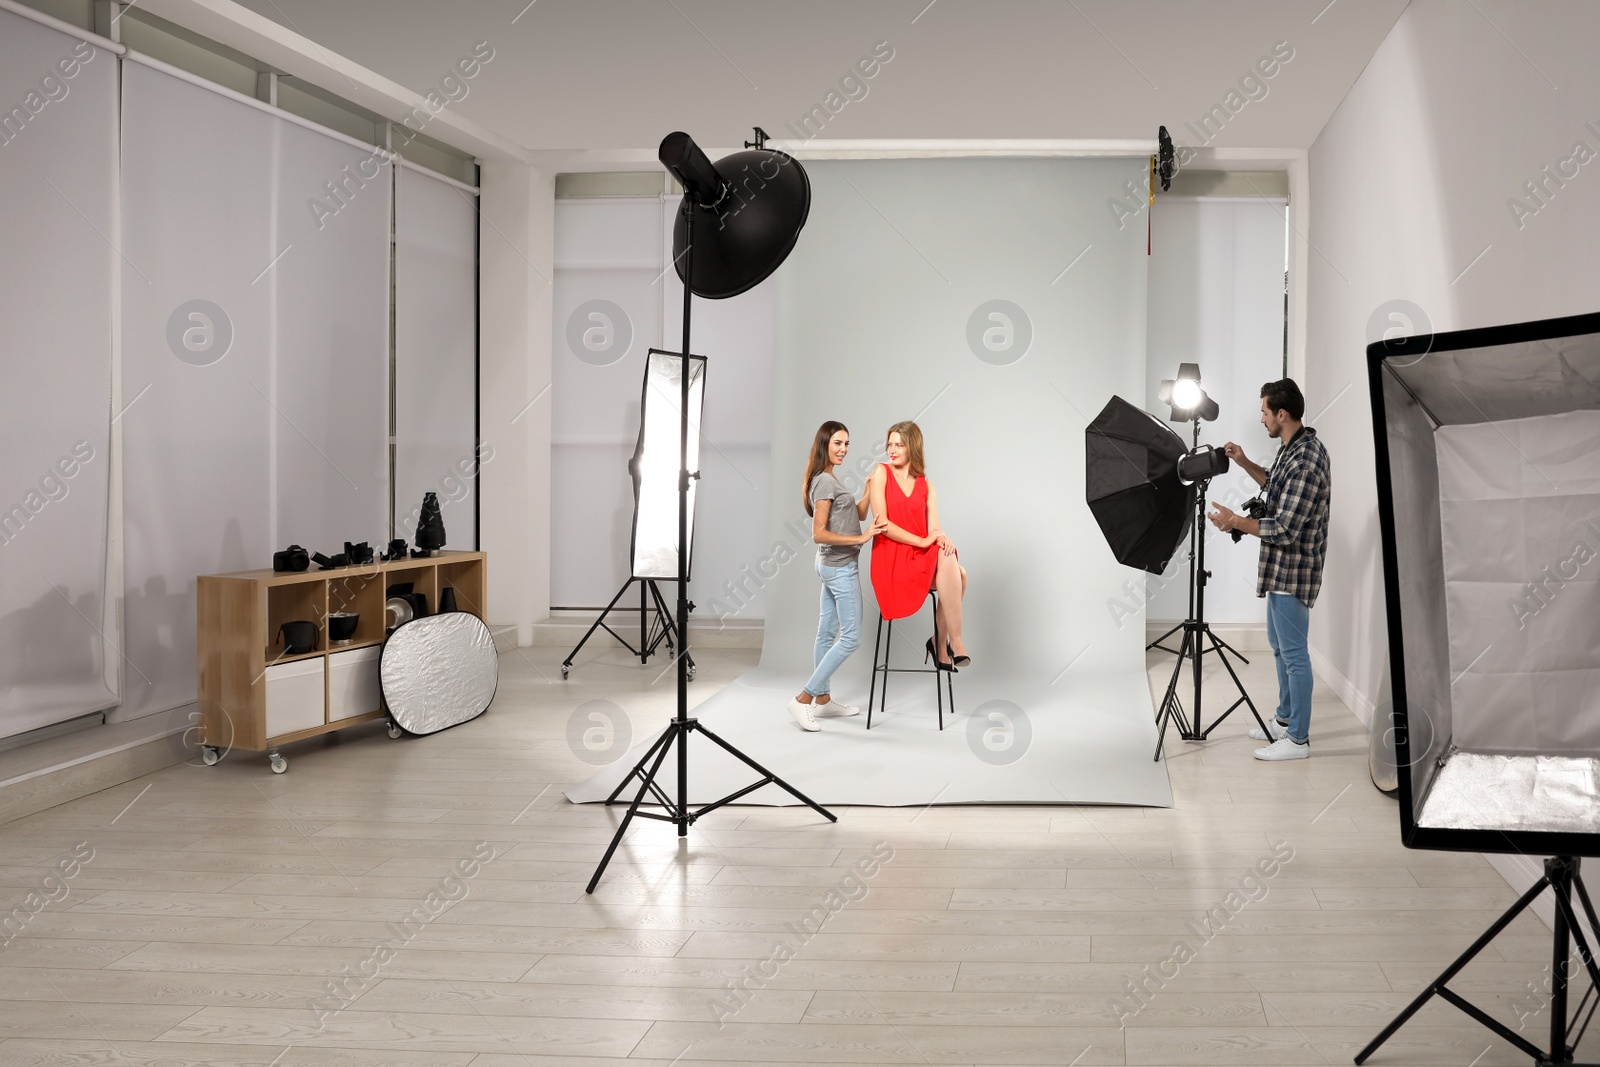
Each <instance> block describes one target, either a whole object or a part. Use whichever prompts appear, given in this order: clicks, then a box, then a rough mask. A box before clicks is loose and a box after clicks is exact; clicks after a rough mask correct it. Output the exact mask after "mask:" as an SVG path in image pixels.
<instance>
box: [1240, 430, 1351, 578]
mask: <svg viewBox="0 0 1600 1067" xmlns="http://www.w3.org/2000/svg"><path fill="white" fill-rule="evenodd" d="M1332 484H1333V483H1332V476H1331V474H1330V471H1329V468H1328V450H1327V449H1326V448H1323V447H1322V441H1321V440H1320V439H1319V438H1318V437H1317V431H1315V430H1313V429H1312V428H1311V427H1309V426H1306V427H1304V428H1303V429H1302V430H1301V431H1300V432H1299V433H1298V434H1296V435H1295V437H1294V439H1293V440H1291V441H1290V442H1289V443H1288V444H1287V445H1285V446H1284V447H1283V449H1282V450H1281V451H1280V452H1279V453H1278V458H1277V460H1276V461H1275V462H1274V463H1273V464H1272V469H1271V470H1270V471H1268V472H1267V491H1266V505H1267V514H1266V516H1265V517H1264V518H1262V519H1261V520H1260V523H1261V561H1260V563H1258V564H1257V567H1256V596H1266V595H1267V594H1268V593H1269V592H1273V591H1277V592H1283V593H1292V594H1293V595H1295V596H1297V597H1299V598H1300V600H1301V601H1302V602H1303V603H1304V604H1305V606H1306V607H1308V608H1309V607H1311V606H1312V605H1313V604H1315V603H1316V602H1317V593H1318V592H1319V591H1320V590H1321V589H1322V565H1323V564H1324V563H1325V562H1326V561H1327V558H1328V499H1329V494H1330V491H1331V489H1332Z"/></svg>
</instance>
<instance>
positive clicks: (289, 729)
mask: <svg viewBox="0 0 1600 1067" xmlns="http://www.w3.org/2000/svg"><path fill="white" fill-rule="evenodd" d="M322 664H323V657H322V656H311V657H310V658H308V659H302V660H295V661H294V662H292V663H278V664H274V665H273V666H271V667H268V668H267V671H266V675H267V677H266V683H267V736H268V737H277V736H279V735H281V734H289V733H294V732H295V731H297V730H311V729H314V728H316V727H318V726H321V725H323V723H324V722H326V720H325V719H324V718H323V712H324V704H323V673H322V672H323V667H322Z"/></svg>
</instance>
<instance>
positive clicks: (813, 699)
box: [789, 422, 884, 730]
mask: <svg viewBox="0 0 1600 1067" xmlns="http://www.w3.org/2000/svg"><path fill="white" fill-rule="evenodd" d="M849 452H850V431H849V430H848V429H846V428H845V425H844V423H842V422H825V423H823V424H822V425H821V426H820V427H818V428H817V435H816V437H815V438H813V439H812V442H811V455H810V457H809V458H808V459H807V460H806V476H805V481H804V482H803V483H802V493H803V496H804V501H805V508H806V514H807V515H810V516H811V539H812V540H813V541H815V542H816V543H817V576H818V577H819V578H821V579H822V605H821V610H820V618H819V619H818V620H817V644H816V656H815V660H814V663H815V667H816V669H815V670H814V671H812V673H811V678H810V680H808V681H807V682H806V684H805V688H803V689H801V690H800V692H799V693H798V694H796V696H795V697H794V699H792V700H790V701H789V714H790V715H793V716H794V721H795V722H797V723H799V724H800V728H801V729H802V730H820V729H822V727H821V726H819V725H818V724H817V719H816V715H815V714H814V711H815V710H824V709H825V710H829V711H831V712H832V713H833V714H835V715H859V714H860V713H861V709H860V708H856V707H851V706H850V705H849V704H842V703H840V702H839V701H837V700H834V699H833V695H832V692H831V690H832V680H833V672H834V671H836V670H838V669H839V665H840V664H841V663H843V662H844V661H845V660H846V659H847V658H849V656H850V653H852V652H854V651H855V650H856V647H857V646H858V645H859V644H860V643H861V579H860V577H859V575H858V572H857V559H856V557H857V556H859V555H860V554H861V546H862V545H864V544H866V543H867V542H868V541H869V540H871V539H872V537H873V535H875V534H877V533H878V532H880V531H881V530H883V529H884V523H883V522H882V520H878V521H875V522H874V523H873V524H872V526H871V527H870V528H869V529H867V530H866V531H864V532H863V531H862V529H861V520H862V519H864V518H866V517H867V504H868V501H867V497H866V496H865V495H863V496H862V497H861V499H860V500H857V499H856V498H855V496H854V494H852V493H851V492H850V490H848V489H846V488H845V486H844V483H843V482H841V481H839V479H838V478H836V477H835V476H834V473H833V471H834V468H835V467H837V466H838V465H839V464H840V463H843V462H844V457H845V456H846V455H848V454H849Z"/></svg>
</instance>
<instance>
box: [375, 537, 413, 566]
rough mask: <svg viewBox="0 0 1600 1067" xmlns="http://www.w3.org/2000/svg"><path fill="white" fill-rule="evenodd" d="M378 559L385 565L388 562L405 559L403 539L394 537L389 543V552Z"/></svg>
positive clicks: (404, 540)
mask: <svg viewBox="0 0 1600 1067" xmlns="http://www.w3.org/2000/svg"><path fill="white" fill-rule="evenodd" d="M378 558H379V559H381V560H383V561H384V562H385V563H388V562H389V561H390V560H396V559H405V558H406V539H405V538H404V537H396V538H395V539H394V540H393V541H390V542H389V550H388V551H387V552H385V553H384V554H383V555H381V556H379V557H378Z"/></svg>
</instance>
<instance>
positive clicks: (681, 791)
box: [585, 189, 839, 893]
mask: <svg viewBox="0 0 1600 1067" xmlns="http://www.w3.org/2000/svg"><path fill="white" fill-rule="evenodd" d="M693 199H694V198H693V196H692V195H691V194H690V192H689V191H687V189H686V191H685V193H684V197H683V215H684V219H685V221H686V223H687V227H688V229H687V232H688V237H687V240H686V242H685V247H684V251H683V261H684V266H683V272H682V277H683V350H682V352H680V353H679V355H680V356H681V358H682V359H683V373H682V375H681V376H680V380H681V383H682V394H681V399H680V402H679V406H678V624H677V633H678V640H679V644H680V646H681V651H680V653H679V655H678V702H677V710H676V712H675V714H674V716H673V719H672V721H671V722H670V723H668V724H667V728H666V730H664V731H663V732H662V734H661V736H660V737H658V738H656V741H655V743H654V744H653V745H651V746H650V749H649V751H647V752H646V753H645V754H644V757H643V758H642V759H640V760H639V762H638V763H636V764H635V765H634V767H633V769H632V770H631V771H629V772H628V774H627V776H626V777H625V778H623V779H622V781H621V782H619V783H617V788H616V789H615V790H613V791H612V793H611V795H610V796H609V797H607V798H606V803H607V804H611V803H615V801H616V799H617V797H618V796H620V795H621V793H622V791H623V789H625V788H626V787H627V786H628V784H629V783H630V782H632V781H633V780H634V779H635V778H637V779H638V781H639V792H638V793H637V794H636V795H635V796H634V798H633V802H632V803H631V804H629V805H628V813H627V814H626V815H624V816H623V817H622V824H621V825H620V826H618V827H617V832H616V835H615V836H614V837H612V838H611V844H610V846H609V847H608V848H607V849H606V854H605V856H603V857H602V858H601V860H600V866H599V867H596V868H595V872H594V877H593V878H590V879H589V886H588V888H587V889H586V890H585V892H588V893H593V892H594V887H595V886H597V885H599V884H600V876H601V875H603V874H604V873H605V870H606V865H607V864H609V863H610V862H611V857H612V855H614V854H615V853H616V851H617V846H618V845H619V844H621V843H622V837H623V835H624V834H626V833H627V832H628V824H629V823H631V822H633V819H634V816H638V817H639V818H642V819H656V820H658V821H660V822H670V823H675V824H677V827H678V836H679V837H680V838H681V837H687V836H689V826H690V824H692V823H693V822H694V821H695V820H697V819H699V818H700V817H701V816H702V815H705V814H706V813H707V812H711V811H715V810H716V809H717V808H720V807H722V806H723V805H724V804H731V803H732V802H733V801H735V800H738V799H739V798H740V797H742V796H744V795H745V794H747V793H753V792H755V791H756V790H757V789H760V788H761V787H762V786H764V785H767V784H769V783H770V784H773V785H776V786H778V787H779V788H780V789H782V790H783V791H784V792H786V793H788V794H789V795H790V796H792V797H794V798H795V799H796V800H798V801H800V802H801V803H802V804H805V805H806V806H807V807H809V808H811V809H812V810H813V811H815V812H817V813H818V814H819V815H822V816H825V817H826V818H827V820H828V821H829V822H838V821H839V820H838V817H837V816H835V815H834V814H833V813H832V812H830V811H828V810H827V809H826V808H824V807H822V806H821V805H819V804H818V803H817V802H816V801H814V800H812V799H811V798H810V797H807V796H805V795H804V794H803V793H801V792H799V791H798V790H797V789H795V788H794V787H793V786H791V785H789V783H787V782H785V781H783V780H782V779H781V778H779V777H778V776H777V775H775V774H773V773H772V772H771V771H769V770H767V769H766V768H765V767H763V766H761V765H760V764H759V763H757V762H756V761H755V760H753V759H751V758H750V757H749V756H746V755H745V754H744V753H743V752H740V751H739V750H738V749H737V748H734V747H733V746H732V745H730V744H729V743H728V742H726V741H724V740H723V739H722V738H720V737H718V736H717V735H716V734H715V733H713V732H712V731H711V730H709V729H707V728H706V727H705V726H704V725H703V724H701V722H700V720H699V719H691V718H689V670H688V656H689V551H688V550H689V479H690V478H698V477H699V476H700V472H699V471H695V472H693V473H691V472H690V470H689V378H690V376H691V372H692V368H693V361H692V360H691V358H690V352H692V351H693V349H691V348H690V346H689V316H690V311H691V305H692V302H693V297H694V244H695V221H696V220H695V211H694V205H693V203H692V201H693ZM712 206H714V205H712ZM696 432H698V429H697V431H696ZM619 595H620V594H619ZM697 732H698V733H702V734H704V735H705V736H706V737H707V738H709V739H710V740H711V741H712V742H714V743H715V744H716V745H718V746H719V747H720V748H722V749H723V751H725V752H727V753H728V754H729V755H731V756H733V757H734V758H736V759H738V760H740V761H741V762H742V763H744V764H745V765H746V766H748V767H749V768H750V769H751V770H754V771H755V772H756V773H758V774H760V775H761V776H762V778H761V780H760V781H758V782H756V783H755V784H753V785H748V786H745V787H744V788H743V789H739V790H735V791H734V792H732V793H729V794H728V795H727V796H725V797H723V798H722V799H721V800H717V801H713V802H712V803H710V804H707V805H705V806H704V807H701V808H699V809H698V810H690V807H689V738H690V737H691V736H693V735H694V734H695V733H697ZM674 744H676V746H677V749H678V753H677V755H678V768H677V769H678V795H677V797H676V799H674V798H671V797H668V796H667V794H666V792H665V791H664V790H662V789H661V787H660V786H659V785H657V784H656V775H657V774H658V773H659V772H660V770H661V765H662V763H664V762H665V761H666V758H667V753H668V752H669V751H671V750H672V748H673V746H674ZM647 764H648V770H647V769H646V765H647ZM647 795H648V796H651V797H654V799H655V802H656V803H657V804H659V805H660V806H661V807H662V808H663V809H665V811H664V813H657V812H650V811H640V810H639V806H640V805H641V804H643V803H644V798H645V797H646V796H647Z"/></svg>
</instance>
